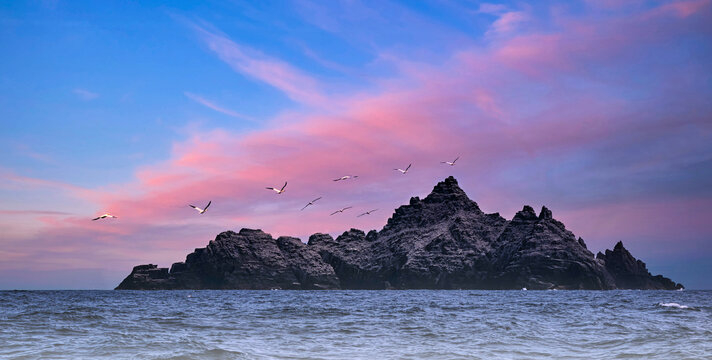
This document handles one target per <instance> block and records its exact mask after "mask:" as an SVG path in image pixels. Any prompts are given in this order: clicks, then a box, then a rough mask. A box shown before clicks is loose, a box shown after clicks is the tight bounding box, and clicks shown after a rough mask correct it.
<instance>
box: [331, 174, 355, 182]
mask: <svg viewBox="0 0 712 360" xmlns="http://www.w3.org/2000/svg"><path fill="white" fill-rule="evenodd" d="M357 177H358V175H344V176H342V177H340V178H338V179H334V181H341V180H348V179H355V178H357Z"/></svg>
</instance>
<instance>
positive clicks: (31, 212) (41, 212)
mask: <svg viewBox="0 0 712 360" xmlns="http://www.w3.org/2000/svg"><path fill="white" fill-rule="evenodd" d="M0 215H58V216H59V215H61V216H65V215H71V214H70V213H68V212H64V211H50V210H2V209H0Z"/></svg>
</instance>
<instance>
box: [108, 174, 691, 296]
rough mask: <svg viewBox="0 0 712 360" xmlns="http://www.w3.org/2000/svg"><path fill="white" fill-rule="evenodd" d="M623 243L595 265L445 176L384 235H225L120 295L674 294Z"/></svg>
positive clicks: (565, 233)
mask: <svg viewBox="0 0 712 360" xmlns="http://www.w3.org/2000/svg"><path fill="white" fill-rule="evenodd" d="M681 286H682V285H680V284H676V283H674V282H672V281H671V280H669V279H667V278H663V277H662V276H659V275H658V276H651V275H650V273H649V272H648V271H647V269H646V267H645V264H644V263H643V262H641V261H639V260H636V259H635V258H633V257H632V256H631V255H630V253H629V252H628V251H627V250H625V249H624V248H623V245H622V244H621V243H619V244H618V245H616V247H615V248H614V250H613V251H610V250H607V251H606V253H605V255H604V254H601V253H599V255H598V257H597V258H594V255H593V253H591V252H590V251H589V250H588V249H587V248H586V244H585V242H584V241H583V239H581V238H576V237H575V236H574V234H573V233H571V231H569V230H567V229H566V227H565V226H564V224H563V223H561V222H560V221H558V220H556V219H554V217H553V214H552V212H551V210H549V209H547V208H546V207H542V209H541V211H540V212H539V215H538V216H537V214H536V212H535V211H534V209H533V208H532V207H530V206H524V208H523V209H522V211H519V212H518V213H517V214H516V215H515V216H514V218H513V219H512V220H511V221H507V220H506V219H504V218H502V217H501V216H500V215H499V214H498V213H494V214H485V213H484V212H482V210H480V208H479V206H478V205H477V203H475V202H474V201H472V200H470V199H469V198H468V197H467V194H465V192H464V191H462V189H461V188H460V187H459V186H458V184H457V180H455V179H454V178H453V177H448V178H447V179H445V180H444V181H442V182H440V183H438V184H437V185H436V186H435V187H434V188H433V191H432V192H431V193H430V194H429V195H428V196H427V197H425V198H424V199H422V200H421V199H420V198H418V197H413V198H411V199H410V202H409V204H408V205H403V206H401V207H399V208H398V209H396V210H395V212H394V213H393V215H392V216H391V218H390V219H388V221H387V223H386V225H385V226H384V227H383V229H381V231H375V230H371V231H369V232H368V234H366V233H364V232H363V231H361V230H358V229H351V230H349V231H346V232H344V233H343V234H341V235H339V236H338V237H337V238H336V239H334V238H332V237H331V236H330V235H328V234H314V235H312V236H310V237H309V241H308V244H304V243H302V242H301V241H300V240H299V239H297V238H293V237H284V236H283V237H279V238H277V239H274V238H272V236H270V235H269V234H266V233H264V232H262V231H261V230H249V229H242V230H240V232H239V233H235V232H232V231H227V232H224V233H221V234H220V235H218V236H217V237H216V238H215V240H214V241H211V242H210V243H209V244H208V246H207V247H205V248H201V249H195V251H194V252H193V253H191V254H189V255H188V256H187V258H186V261H185V262H184V263H175V264H173V265H172V266H171V270H170V271H168V270H167V269H165V268H163V269H159V268H157V266H156V265H140V266H137V267H135V268H134V269H133V271H132V272H131V274H130V275H129V276H128V277H127V278H126V279H125V280H124V281H123V282H122V283H121V284H120V285H119V286H118V287H117V289H272V288H278V289H337V288H342V289H520V288H523V287H526V288H528V289H614V288H626V289H627V288H633V289H675V288H679V287H681Z"/></svg>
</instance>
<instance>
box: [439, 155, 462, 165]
mask: <svg viewBox="0 0 712 360" xmlns="http://www.w3.org/2000/svg"><path fill="white" fill-rule="evenodd" d="M459 158H460V157H459V156H458V157H456V158H455V160H453V161H441V162H440V163H441V164H448V165H450V166H455V161H457V159H459Z"/></svg>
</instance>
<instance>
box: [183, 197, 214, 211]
mask: <svg viewBox="0 0 712 360" xmlns="http://www.w3.org/2000/svg"><path fill="white" fill-rule="evenodd" d="M212 202H213V201H212V200H210V201H208V205H205V209H201V208H199V207H197V206H195V205H188V206H190V207H192V208H193V209H195V210H196V211H197V212H198V213H200V214H202V213H204V212H206V211H208V207H210V204H211V203H212Z"/></svg>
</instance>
